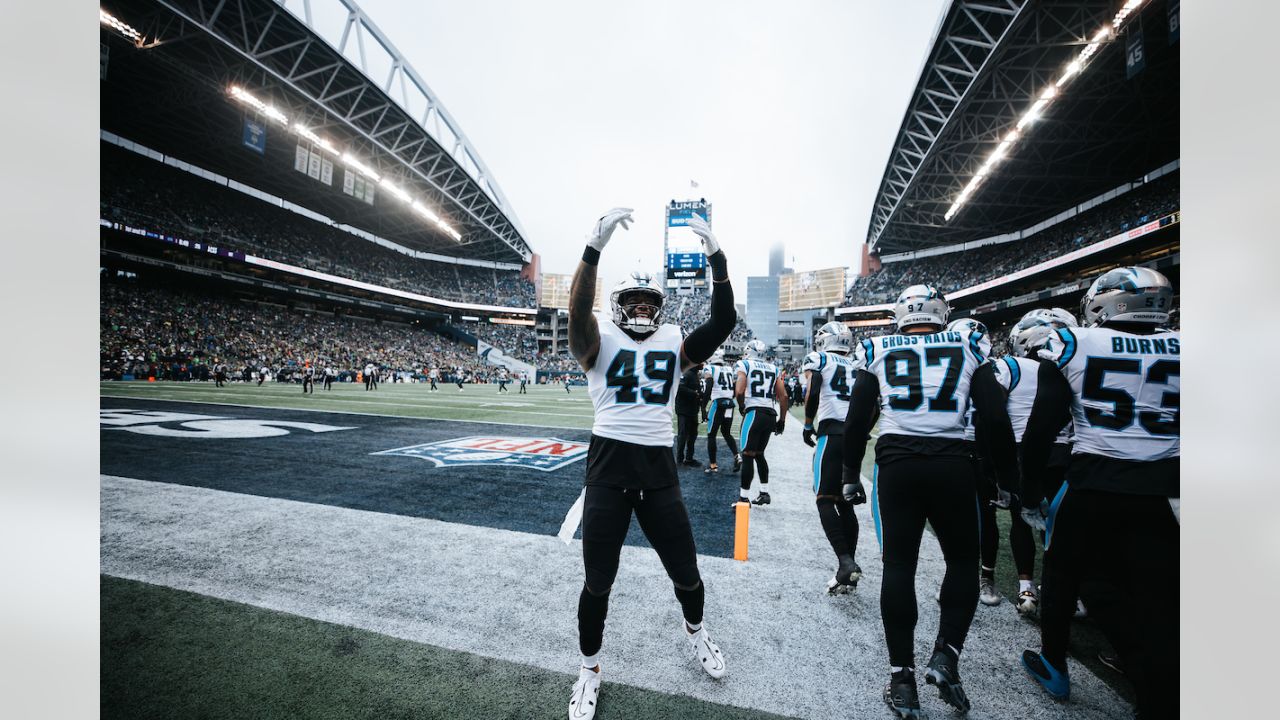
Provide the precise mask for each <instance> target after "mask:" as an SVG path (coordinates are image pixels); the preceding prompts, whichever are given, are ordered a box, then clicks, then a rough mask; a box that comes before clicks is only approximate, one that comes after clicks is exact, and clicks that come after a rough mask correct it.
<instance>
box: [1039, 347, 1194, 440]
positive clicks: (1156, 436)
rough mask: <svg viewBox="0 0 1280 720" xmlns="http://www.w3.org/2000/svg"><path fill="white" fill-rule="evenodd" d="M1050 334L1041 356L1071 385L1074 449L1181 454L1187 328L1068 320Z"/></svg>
mask: <svg viewBox="0 0 1280 720" xmlns="http://www.w3.org/2000/svg"><path fill="white" fill-rule="evenodd" d="M1049 340H1050V342H1049V346H1048V347H1047V348H1046V349H1044V350H1041V351H1040V356H1041V357H1043V358H1045V359H1046V360H1052V361H1053V362H1054V364H1055V365H1057V366H1058V369H1059V370H1061V371H1062V374H1063V375H1064V376H1065V377H1066V378H1067V382H1068V383H1069V384H1070V385H1071V395H1072V397H1071V417H1072V420H1073V421H1074V424H1075V445H1074V446H1073V447H1072V449H1071V452H1072V454H1080V453H1090V454H1093V455H1102V456H1103V457H1109V458H1117V459H1121V460H1143V461H1149V460H1163V459H1166V458H1172V457H1179V456H1180V454H1181V444H1180V436H1179V420H1180V417H1181V414H1180V412H1179V395H1180V394H1181V388H1182V379H1181V377H1180V365H1181V357H1182V356H1181V353H1182V337H1181V333H1179V332H1176V331H1163V332H1158V333H1155V334H1152V335H1134V334H1131V333H1126V332H1121V331H1119V330H1112V329H1110V328H1105V327H1098V328H1062V329H1060V330H1058V331H1057V332H1056V333H1055V334H1054V335H1051V336H1050V338H1049ZM1023 380H1024V381H1025V380H1026V377H1025V376H1024V377H1023Z"/></svg>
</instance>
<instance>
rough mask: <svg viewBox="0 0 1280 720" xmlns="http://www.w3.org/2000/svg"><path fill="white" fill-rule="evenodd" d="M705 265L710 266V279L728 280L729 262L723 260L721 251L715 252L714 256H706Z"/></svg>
mask: <svg viewBox="0 0 1280 720" xmlns="http://www.w3.org/2000/svg"><path fill="white" fill-rule="evenodd" d="M707 263H708V264H710V265H711V277H712V278H713V279H716V280H727V279H728V278H729V261H728V260H726V259H725V257H724V251H723V250H717V251H716V254H715V255H708V256H707Z"/></svg>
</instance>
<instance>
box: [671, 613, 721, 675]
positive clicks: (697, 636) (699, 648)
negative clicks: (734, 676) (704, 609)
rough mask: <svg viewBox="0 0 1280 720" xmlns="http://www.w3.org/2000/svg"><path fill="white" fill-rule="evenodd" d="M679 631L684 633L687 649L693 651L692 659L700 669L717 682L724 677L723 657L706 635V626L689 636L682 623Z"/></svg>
mask: <svg viewBox="0 0 1280 720" xmlns="http://www.w3.org/2000/svg"><path fill="white" fill-rule="evenodd" d="M680 630H681V631H682V632H684V637H685V640H688V641H689V647H690V648H691V649H692V650H693V658H694V659H695V660H697V661H698V664H699V665H701V666H702V669H703V670H706V671H707V674H708V675H710V676H711V677H713V678H716V679H717V680H718V679H720V678H722V677H724V674H725V672H726V670H727V668H726V667H725V664H724V655H723V654H722V653H721V652H720V648H719V647H718V646H717V645H716V644H715V643H714V642H712V641H711V636H710V635H708V634H707V626H706V625H705V624H704V625H703V626H702V627H700V628H698V632H696V633H693V634H692V635H690V634H689V630H688V628H687V626H686V625H685V624H684V622H683V621H682V622H681V624H680Z"/></svg>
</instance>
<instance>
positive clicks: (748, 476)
mask: <svg viewBox="0 0 1280 720" xmlns="http://www.w3.org/2000/svg"><path fill="white" fill-rule="evenodd" d="M739 476H740V477H741V478H742V485H741V487H742V494H743V495H746V494H747V491H748V490H750V489H751V481H752V480H754V479H755V477H756V468H755V464H754V463H752V462H751V458H747V460H746V462H744V463H742V470H741V471H740V475H739Z"/></svg>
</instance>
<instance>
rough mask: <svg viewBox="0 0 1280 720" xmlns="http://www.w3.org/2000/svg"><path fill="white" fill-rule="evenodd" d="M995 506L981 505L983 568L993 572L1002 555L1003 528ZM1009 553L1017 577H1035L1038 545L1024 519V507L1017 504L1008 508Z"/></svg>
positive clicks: (984, 501)
mask: <svg viewBox="0 0 1280 720" xmlns="http://www.w3.org/2000/svg"><path fill="white" fill-rule="evenodd" d="M996 511H997V508H996V506H994V505H992V504H991V503H989V502H987V501H986V500H983V502H982V568H983V570H987V569H991V570H994V569H995V567H996V558H997V556H998V555H999V553H1000V526H999V525H998V524H996ZM1009 515H1010V519H1011V520H1010V524H1009V549H1010V550H1012V551H1013V565H1014V567H1015V568H1017V571H1018V575H1026V576H1027V577H1032V576H1033V575H1035V573H1036V541H1035V538H1034V537H1032V535H1031V526H1030V525H1028V524H1027V522H1026V521H1025V520H1023V519H1022V506H1021V505H1019V504H1018V503H1017V502H1016V501H1015V502H1014V503H1012V504H1011V505H1009Z"/></svg>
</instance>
